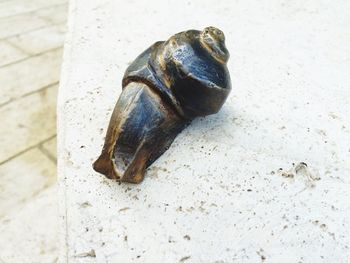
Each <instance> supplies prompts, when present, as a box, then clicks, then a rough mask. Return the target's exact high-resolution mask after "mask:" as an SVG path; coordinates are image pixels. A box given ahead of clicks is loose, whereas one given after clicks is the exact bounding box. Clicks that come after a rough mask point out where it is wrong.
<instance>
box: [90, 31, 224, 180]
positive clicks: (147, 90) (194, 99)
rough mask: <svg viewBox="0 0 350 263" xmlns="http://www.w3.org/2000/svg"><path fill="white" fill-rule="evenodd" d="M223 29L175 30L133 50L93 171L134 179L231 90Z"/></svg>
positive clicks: (211, 112) (211, 111)
mask: <svg viewBox="0 0 350 263" xmlns="http://www.w3.org/2000/svg"><path fill="white" fill-rule="evenodd" d="M228 58H229V52H228V50H227V49H226V47H225V36H224V34H223V32H222V31H221V30H219V29H217V28H215V27H207V28H205V29H204V30H203V31H198V30H189V31H184V32H180V33H178V34H176V35H174V36H172V37H170V38H169V39H168V40H167V41H159V42H156V43H155V44H153V45H152V46H151V47H149V48H148V49H147V50H145V51H144V52H143V53H142V54H141V55H139V56H138V57H137V58H136V59H135V61H133V62H132V64H131V65H130V66H129V67H128V68H127V70H126V72H125V74H124V77H123V83H122V87H123V91H122V93H121V95H120V97H119V99H118V102H117V104H116V106H115V108H114V111H113V114H112V117H111V120H110V123H109V126H108V130H107V135H106V139H105V143H104V146H103V149H102V153H101V155H100V157H99V158H98V159H97V160H96V161H95V163H94V164H93V168H94V170H95V171H97V172H100V173H102V174H104V175H106V176H107V177H108V178H110V179H115V180H117V181H120V182H129V183H140V182H141V181H142V180H143V178H144V174H145V169H146V168H147V167H148V166H150V165H151V164H152V163H153V162H154V161H155V160H156V159H157V158H158V157H159V156H160V155H162V154H163V153H164V152H165V151H166V150H167V149H168V148H169V146H170V144H171V143H172V142H173V141H174V139H175V137H176V136H177V135H178V134H179V133H180V132H181V131H182V129H183V128H184V127H185V126H186V125H187V124H189V123H190V122H191V121H192V120H193V119H194V118H196V117H198V116H206V115H209V114H214V113H216V112H218V111H219V110H220V108H221V106H222V105H223V103H224V102H225V100H226V98H227V96H228V94H229V93H230V90H231V82H230V76H229V72H228V70H227V66H226V63H227V60H228Z"/></svg>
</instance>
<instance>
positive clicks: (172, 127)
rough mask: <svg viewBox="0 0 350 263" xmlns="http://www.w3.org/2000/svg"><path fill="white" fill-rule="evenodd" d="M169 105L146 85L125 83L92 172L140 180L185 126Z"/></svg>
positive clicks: (126, 180)
mask: <svg viewBox="0 0 350 263" xmlns="http://www.w3.org/2000/svg"><path fill="white" fill-rule="evenodd" d="M187 123H188V121H185V120H183V119H182V118H181V117H179V116H178V114H177V113H176V112H175V110H174V109H173V108H172V106H169V105H167V104H165V103H164V102H163V100H162V99H161V97H160V96H159V94H157V92H156V91H155V90H153V89H152V88H150V87H149V86H147V85H145V84H143V83H139V82H132V83H130V84H128V85H127V86H126V87H125V88H124V89H123V92H122V94H121V96H120V98H119V100H118V102H117V104H116V106H115V108H114V111H113V114H112V117H111V120H110V124H109V127H108V130H107V136H106V141H105V145H104V147H103V150H102V153H101V155H100V157H99V158H98V159H97V160H96V161H95V163H94V164H93V168H94V170H95V171H97V172H99V173H102V174H104V175H106V176H107V177H108V178H110V179H115V180H117V181H121V182H129V183H140V182H142V180H143V178H144V174H145V169H146V168H147V167H148V166H150V165H151V164H152V163H153V162H154V161H155V160H156V159H157V158H158V157H159V156H160V155H162V154H163V153H164V152H165V151H166V150H167V149H168V148H169V146H170V145H171V143H172V142H173V141H174V139H175V137H176V136H177V134H179V133H180V132H181V130H182V129H183V128H184V127H185V126H186V124H187Z"/></svg>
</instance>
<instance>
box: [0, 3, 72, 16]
mask: <svg viewBox="0 0 350 263" xmlns="http://www.w3.org/2000/svg"><path fill="white" fill-rule="evenodd" d="M64 2H66V0H50V1H47V0H46V1H44V0H27V1H23V0H12V1H5V2H0V18H2V17H10V16H14V15H18V14H23V13H28V12H33V11H35V10H38V9H42V8H47V7H51V6H53V5H57V4H61V3H64Z"/></svg>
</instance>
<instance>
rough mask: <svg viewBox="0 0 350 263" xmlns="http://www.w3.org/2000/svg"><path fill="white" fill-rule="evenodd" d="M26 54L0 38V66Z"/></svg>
mask: <svg viewBox="0 0 350 263" xmlns="http://www.w3.org/2000/svg"><path fill="white" fill-rule="evenodd" d="M27 56H28V55H27V54H26V53H24V52H23V51H21V50H19V49H18V48H15V47H14V46H12V45H10V44H9V43H7V42H5V41H1V40H0V67H1V66H3V65H6V64H8V63H12V62H14V61H17V60H20V59H23V58H25V57H27Z"/></svg>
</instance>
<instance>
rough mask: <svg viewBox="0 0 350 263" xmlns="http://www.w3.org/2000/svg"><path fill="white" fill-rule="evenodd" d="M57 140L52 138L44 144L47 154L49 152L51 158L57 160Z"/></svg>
mask: <svg viewBox="0 0 350 263" xmlns="http://www.w3.org/2000/svg"><path fill="white" fill-rule="evenodd" d="M56 146H57V139H56V137H55V138H52V139H51V140H49V141H47V142H45V143H43V145H42V148H43V150H44V151H45V152H47V153H48V154H49V155H50V157H51V158H53V159H55V160H56V159H57V147H56Z"/></svg>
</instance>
